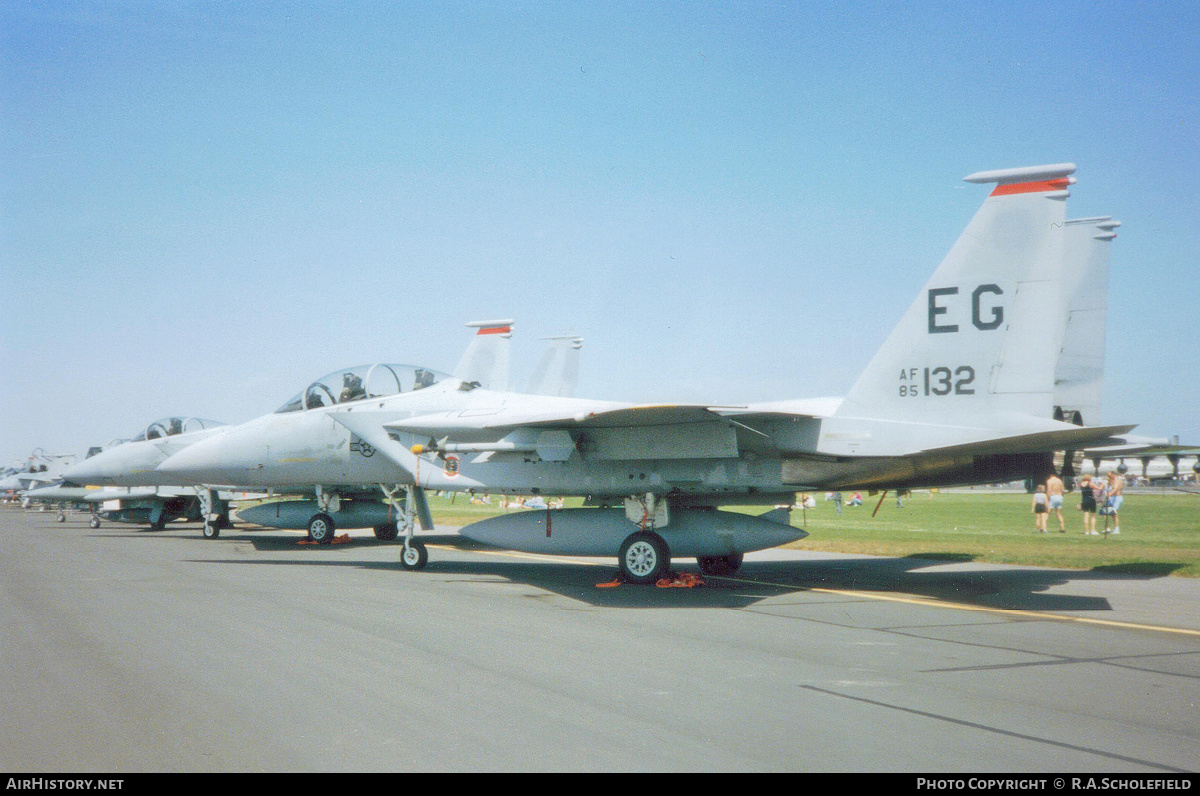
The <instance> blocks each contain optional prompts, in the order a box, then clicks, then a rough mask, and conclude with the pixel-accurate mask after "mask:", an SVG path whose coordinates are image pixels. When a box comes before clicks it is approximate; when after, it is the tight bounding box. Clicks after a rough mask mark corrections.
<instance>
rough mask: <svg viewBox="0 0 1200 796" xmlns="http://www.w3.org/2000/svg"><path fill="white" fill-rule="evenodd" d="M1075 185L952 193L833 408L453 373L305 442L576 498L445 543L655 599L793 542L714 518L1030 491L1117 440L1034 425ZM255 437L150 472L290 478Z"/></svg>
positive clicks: (780, 519)
mask: <svg viewBox="0 0 1200 796" xmlns="http://www.w3.org/2000/svg"><path fill="white" fill-rule="evenodd" d="M1074 170H1075V167H1074V165H1073V164H1054V165H1049V166H1036V167H1029V168H1018V169H1006V170H999V171H989V172H979V173H976V174H972V175H970V176H968V177H967V178H965V179H966V180H967V181H968V182H970V183H974V184H991V183H994V184H995V186H996V187H995V189H994V190H993V191H992V192H991V194H990V195H989V196H988V197H987V198H986V199H985V200H984V202H983V205H982V207H981V208H980V209H979V211H978V212H977V213H976V214H975V217H974V218H973V219H972V220H971V222H970V223H969V225H968V226H967V228H966V230H965V231H964V232H963V234H962V236H961V237H960V238H959V239H958V241H957V242H956V243H955V244H954V246H953V247H952V248H951V250H950V252H949V253H948V254H947V256H946V257H945V259H943V261H942V263H941V264H940V265H939V266H938V268H937V269H936V270H935V271H934V274H933V276H932V278H931V279H930V280H929V282H928V283H927V284H926V286H925V287H924V288H923V289H922V290H921V292H920V293H919V295H918V296H917V298H916V300H915V301H914V302H913V303H912V305H911V306H910V307H909V309H908V311H907V312H906V313H905V314H904V315H903V317H902V318H901V319H900V322H899V323H898V325H897V326H896V327H895V329H894V330H893V331H892V333H891V335H890V336H889V337H888V339H887V340H886V341H885V342H884V344H883V346H882V347H881V348H880V349H879V351H878V352H877V353H876V355H875V356H874V357H873V358H872V360H871V361H870V363H869V364H868V365H867V367H866V369H865V370H864V371H863V373H862V374H861V375H860V377H859V378H858V380H857V381H856V382H855V384H854V386H853V387H852V388H851V390H850V392H849V393H848V394H847V395H846V396H845V397H843V398H819V399H798V400H784V401H776V402H770V403H761V404H750V405H730V404H716V403H714V404H699V405H675V404H662V405H644V404H631V403H620V402H613V401H594V400H582V399H575V398H563V397H549V396H531V395H525V394H518V393H513V392H507V391H503V390H497V389H492V388H489V386H488V385H487V384H484V383H481V382H477V381H473V380H470V379H465V378H463V377H462V376H461V375H460V374H459V373H458V372H456V373H455V375H454V377H452V378H445V379H441V380H439V381H438V382H437V383H435V384H432V385H430V386H429V387H427V388H425V389H422V390H420V391H413V392H400V393H398V394H394V395H389V396H385V397H381V398H379V399H378V400H369V401H362V402H360V403H357V404H354V405H351V404H337V405H335V406H333V407H332V408H330V410H329V411H327V412H322V413H321V415H320V417H321V420H320V423H322V424H326V423H338V424H341V425H342V426H344V427H345V428H346V429H347V431H348V432H349V433H350V434H351V435H352V436H353V437H356V438H358V439H360V440H362V441H363V442H365V443H366V444H368V445H370V446H371V448H372V450H373V451H374V452H375V456H376V458H378V459H383V460H387V461H389V462H391V463H392V464H393V469H392V470H391V471H387V470H386V468H382V467H381V468H379V469H378V470H375V471H374V472H373V475H374V476H378V481H376V482H377V483H380V484H385V483H388V484H395V485H396V486H397V488H399V487H403V488H405V490H406V491H407V492H408V493H409V495H410V496H411V495H414V494H419V493H420V491H421V490H422V489H428V488H433V489H443V490H453V491H468V492H493V493H495V492H508V493H518V494H531V493H532V494H538V495H543V496H550V495H577V496H580V495H581V496H585V497H586V498H588V500H587V503H588V506H589V507H585V508H580V509H547V510H545V511H535V512H523V513H520V514H512V515H506V516H503V517H496V518H492V519H488V520H483V521H481V522H477V523H474V524H472V525H470V526H467V527H465V528H463V529H462V531H461V533H462V534H463V535H465V536H467V537H469V538H472V539H477V540H479V541H482V542H486V543H489V544H494V545H498V546H502V547H509V548H514V549H520V550H526V551H531V552H547V553H558V554H567V555H603V556H608V555H613V554H616V555H617V557H618V563H619V567H620V569H621V573H622V576H623V577H624V578H625V579H626V580H630V581H634V582H650V581H653V580H656V579H657V578H658V577H659V576H661V575H662V573H663V572H665V571H666V570H667V569H668V568H669V566H670V561H671V556H672V555H675V556H681V557H696V558H697V560H698V561H699V562H700V564H701V569H702V570H704V571H706V572H720V573H729V572H733V571H736V569H737V568H738V567H739V566H740V564H741V560H742V555H743V554H744V553H746V552H750V551H753V550H758V549H763V548H766V547H773V546H776V545H778V544H782V543H784V542H787V541H791V540H794V539H797V538H801V537H802V536H804V535H805V534H804V532H803V531H799V530H797V529H794V528H792V527H791V526H790V524H788V517H787V511H786V509H782V510H774V511H769V512H767V513H766V514H764V515H761V516H757V517H756V516H750V515H746V514H741V513H736V512H729V511H720V510H718V509H717V507H718V506H720V505H728V504H732V503H737V504H748V503H760V504H768V505H785V506H787V505H790V504H791V503H792V502H793V501H794V496H795V493H796V492H798V491H817V490H834V489H842V490H845V489H852V488H853V489H908V488H914V487H929V486H947V485H954V484H973V483H991V482H997V481H1007V480H1014V479H1019V478H1024V477H1028V476H1030V475H1031V474H1037V475H1039V476H1040V475H1042V474H1043V473H1046V472H1048V471H1049V470H1050V469H1052V467H1053V464H1052V457H1053V454H1054V452H1055V451H1061V450H1065V449H1072V450H1077V449H1081V448H1084V447H1087V446H1089V445H1096V444H1102V443H1107V442H1110V441H1112V440H1113V438H1114V435H1117V434H1122V433H1125V432H1127V431H1129V430H1130V429H1131V428H1133V426H1109V427H1081V426H1077V425H1074V424H1071V423H1066V422H1063V421H1061V420H1055V419H1053V418H1052V417H1051V415H1052V413H1053V407H1054V399H1055V372H1056V369H1057V362H1058V354H1059V351H1060V348H1061V346H1062V343H1063V339H1064V335H1065V327H1066V323H1067V315H1068V312H1067V309H1068V296H1067V288H1068V285H1067V280H1066V279H1065V277H1064V275H1063V271H1064V269H1063V256H1064V245H1065V244H1064V234H1063V230H1064V222H1065V218H1066V216H1065V199H1066V198H1067V196H1068V195H1069V191H1068V186H1069V185H1071V184H1072V183H1073V182H1074V179H1073V178H1072V177H1070V176H1069V175H1070V174H1072V173H1073V172H1074ZM268 431H269V429H268V428H266V427H265V426H259V427H258V429H256V433H254V434H250V433H242V432H243V429H236V430H232V431H231V432H229V433H227V434H224V435H222V436H221V437H220V438H216V439H213V440H209V441H205V442H203V443H200V444H198V445H194V446H192V447H190V448H188V449H187V450H184V451H181V452H180V453H178V454H175V455H174V456H172V457H170V458H168V459H167V461H165V462H164V463H163V464H162V465H160V466H159V470H160V472H163V473H168V474H170V476H171V477H174V478H179V477H183V478H192V479H199V480H207V481H211V480H221V479H222V478H228V479H231V480H233V481H241V480H242V478H243V475H244V474H245V473H247V472H250V473H257V477H260V478H264V479H266V478H276V479H278V478H280V477H284V475H285V474H286V472H287V471H288V469H289V466H290V462H286V461H284V460H282V459H281V458H279V457H278V454H277V453H276V452H275V448H274V446H275V445H277V444H281V443H282V444H287V445H289V446H290V447H291V448H293V449H300V448H303V447H304V446H305V445H306V444H307V445H309V446H314V445H315V442H316V441H317V440H318V439H321V438H320V437H318V436H316V435H309V436H308V440H309V442H307V443H305V442H302V441H301V439H300V438H297V437H295V436H291V437H280V436H277V437H272V436H271V435H270V434H269V433H267V432H268ZM290 431H291V432H293V433H305V432H300V431H299V430H298V429H295V428H292V429H290ZM326 438H327V437H326ZM314 452H316V451H314ZM311 461H313V462H314V463H315V462H316V458H315V457H314V458H313V459H311ZM297 471H298V468H297ZM328 472H329V470H328V468H324V469H322V467H321V466H319V465H318V466H314V467H312V468H310V469H309V470H308V471H307V472H306V473H305V478H306V480H311V481H314V482H315V481H322V480H325V482H326V483H328V480H326V479H327V474H328ZM389 472H390V475H391V478H390V479H388V480H385V476H388V475H389ZM269 473H270V475H269ZM372 480H375V479H374V478H373V479H372ZM410 505H411V501H410ZM406 513H407V514H408V515H409V516H408V517H406V518H404V519H403V520H402V522H403V525H404V529H405V548H404V552H403V553H402V555H401V565H402V566H404V567H406V568H410V569H418V568H420V567H422V566H424V564H425V562H426V560H427V554H426V552H425V550H424V547H423V546H421V545H420V543H419V540H417V539H416V538H414V537H413V534H412V530H413V522H412V521H411V514H412V511H411V509H409V510H408V511H407V512H406Z"/></svg>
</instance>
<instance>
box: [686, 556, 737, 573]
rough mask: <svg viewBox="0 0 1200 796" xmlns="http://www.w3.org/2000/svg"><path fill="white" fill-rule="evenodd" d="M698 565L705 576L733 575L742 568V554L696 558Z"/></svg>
mask: <svg viewBox="0 0 1200 796" xmlns="http://www.w3.org/2000/svg"><path fill="white" fill-rule="evenodd" d="M696 563H697V564H699V565H700V571H701V572H703V573H704V574H705V575H718V576H720V575H726V576H728V575H732V574H734V573H736V572H737V571H738V570H739V569H741V568H742V554H741V553H734V554H733V555H731V556H696Z"/></svg>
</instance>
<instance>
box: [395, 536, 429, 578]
mask: <svg viewBox="0 0 1200 796" xmlns="http://www.w3.org/2000/svg"><path fill="white" fill-rule="evenodd" d="M427 563H429V551H428V550H426V549H425V545H423V544H422V543H420V542H418V541H417V540H416V539H413V540H412V541H411V542H409V543H408V544H406V545H405V546H404V549H403V550H401V551H400V567H401V568H402V569H409V570H414V571H415V570H418V569H424V568H425V565H426V564H427Z"/></svg>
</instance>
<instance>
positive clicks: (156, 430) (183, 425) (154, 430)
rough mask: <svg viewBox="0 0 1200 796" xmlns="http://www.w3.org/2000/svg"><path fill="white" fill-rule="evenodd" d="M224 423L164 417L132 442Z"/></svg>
mask: <svg viewBox="0 0 1200 796" xmlns="http://www.w3.org/2000/svg"><path fill="white" fill-rule="evenodd" d="M223 425H225V424H224V423H222V422H220V421H219V420H205V419H204V418H201V417H164V418H163V419H162V420H155V421H154V422H153V423H151V424H150V425H148V426H146V430H145V431H143V432H142V433H141V434H138V435H137V436H136V437H134V438H133V439H132V440H130V442H140V441H141V440H145V439H161V438H163V437H173V436H175V435H176V434H186V433H188V432H191V431H200V430H202V429H206V428H216V427H217V426H223ZM112 445H113V443H111V442H110V443H109V444H108V445H106V446H105V448H110V447H112Z"/></svg>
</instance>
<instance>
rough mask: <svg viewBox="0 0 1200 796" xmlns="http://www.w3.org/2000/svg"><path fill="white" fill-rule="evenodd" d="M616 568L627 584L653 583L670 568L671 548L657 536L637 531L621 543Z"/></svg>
mask: <svg viewBox="0 0 1200 796" xmlns="http://www.w3.org/2000/svg"><path fill="white" fill-rule="evenodd" d="M617 566H618V567H619V568H620V570H621V576H622V578H624V579H625V580H626V581H628V582H629V583H654V582H655V581H656V580H658V579H659V578H661V577H663V576H664V575H665V574H666V573H667V570H669V569H670V568H671V548H669V547H667V542H666V540H665V539H663V538H662V537H661V536H659V535H658V534H656V533H653V532H651V531H638V532H637V533H634V534H630V535H629V536H628V537H627V538H626V539H625V541H624V542H622V543H621V552H620V553H619V554H618V560H617Z"/></svg>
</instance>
